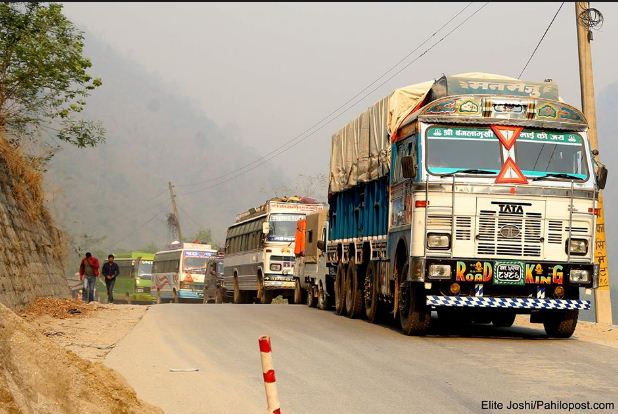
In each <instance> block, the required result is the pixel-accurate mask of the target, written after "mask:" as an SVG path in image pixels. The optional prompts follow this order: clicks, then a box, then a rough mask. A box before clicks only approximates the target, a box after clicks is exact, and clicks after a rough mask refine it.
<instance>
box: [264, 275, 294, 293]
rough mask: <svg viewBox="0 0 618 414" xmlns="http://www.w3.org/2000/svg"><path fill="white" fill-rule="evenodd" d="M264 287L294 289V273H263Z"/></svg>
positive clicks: (268, 288)
mask: <svg viewBox="0 0 618 414" xmlns="http://www.w3.org/2000/svg"><path fill="white" fill-rule="evenodd" d="M264 287H265V288H266V289H267V290H275V289H294V288H295V287H296V280H295V279H294V275H272V274H266V275H264Z"/></svg>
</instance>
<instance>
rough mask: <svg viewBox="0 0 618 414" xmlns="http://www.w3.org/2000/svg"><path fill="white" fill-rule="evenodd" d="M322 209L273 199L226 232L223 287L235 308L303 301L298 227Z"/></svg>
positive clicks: (304, 201) (292, 199)
mask: <svg viewBox="0 0 618 414" xmlns="http://www.w3.org/2000/svg"><path fill="white" fill-rule="evenodd" d="M322 207H323V205H322V204H319V203H317V202H315V200H312V199H304V198H298V197H290V198H277V199H271V200H269V201H267V202H266V203H264V204H263V205H261V206H259V207H257V208H252V209H250V210H248V211H246V212H244V213H241V214H239V215H238V216H237V218H236V223H234V224H233V225H232V226H230V227H229V228H228V230H227V237H226V240H225V258H224V274H225V275H224V283H225V288H226V292H227V293H228V294H229V293H230V292H231V293H232V294H233V301H234V303H249V302H251V301H252V300H253V299H254V298H256V299H257V300H258V301H259V302H260V303H270V302H271V300H272V298H273V297H275V296H276V295H278V294H282V295H284V296H285V297H287V298H288V299H289V300H290V301H294V302H295V303H300V302H302V293H303V291H302V289H301V286H300V282H299V280H298V278H297V277H295V275H294V238H295V234H296V222H297V221H298V220H299V219H301V218H304V217H305V215H306V214H307V213H311V212H314V211H316V210H318V209H319V208H322Z"/></svg>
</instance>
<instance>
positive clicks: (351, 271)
mask: <svg viewBox="0 0 618 414" xmlns="http://www.w3.org/2000/svg"><path fill="white" fill-rule="evenodd" d="M359 285H360V283H358V265H357V264H356V263H354V262H351V263H350V264H349V265H348V271H347V272H346V278H345V311H346V314H347V315H348V317H349V318H352V319H354V318H358V317H359V316H361V312H362V311H363V291H362V289H361V287H360V286H359Z"/></svg>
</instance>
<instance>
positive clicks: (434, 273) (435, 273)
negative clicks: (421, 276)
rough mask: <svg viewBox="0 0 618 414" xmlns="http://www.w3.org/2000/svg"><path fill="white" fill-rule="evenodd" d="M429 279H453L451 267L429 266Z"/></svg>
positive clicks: (442, 265) (441, 265)
mask: <svg viewBox="0 0 618 414" xmlns="http://www.w3.org/2000/svg"><path fill="white" fill-rule="evenodd" d="M429 278H430V279H450V278H451V265H444V264H432V265H429Z"/></svg>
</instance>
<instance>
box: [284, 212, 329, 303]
mask: <svg viewBox="0 0 618 414" xmlns="http://www.w3.org/2000/svg"><path fill="white" fill-rule="evenodd" d="M327 241H328V208H326V207H325V208H322V209H320V210H318V211H316V212H315V213H310V214H307V217H305V218H302V219H300V220H298V222H297V223H296V237H295V242H294V256H295V257H296V260H295V261H294V274H295V275H296V276H297V277H298V278H299V280H300V287H301V288H302V289H303V290H304V296H305V298H306V303H307V306H309V307H317V308H319V309H322V310H327V309H329V308H330V306H331V305H332V303H333V300H334V279H333V278H332V277H329V271H328V267H327V265H326V243H327Z"/></svg>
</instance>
